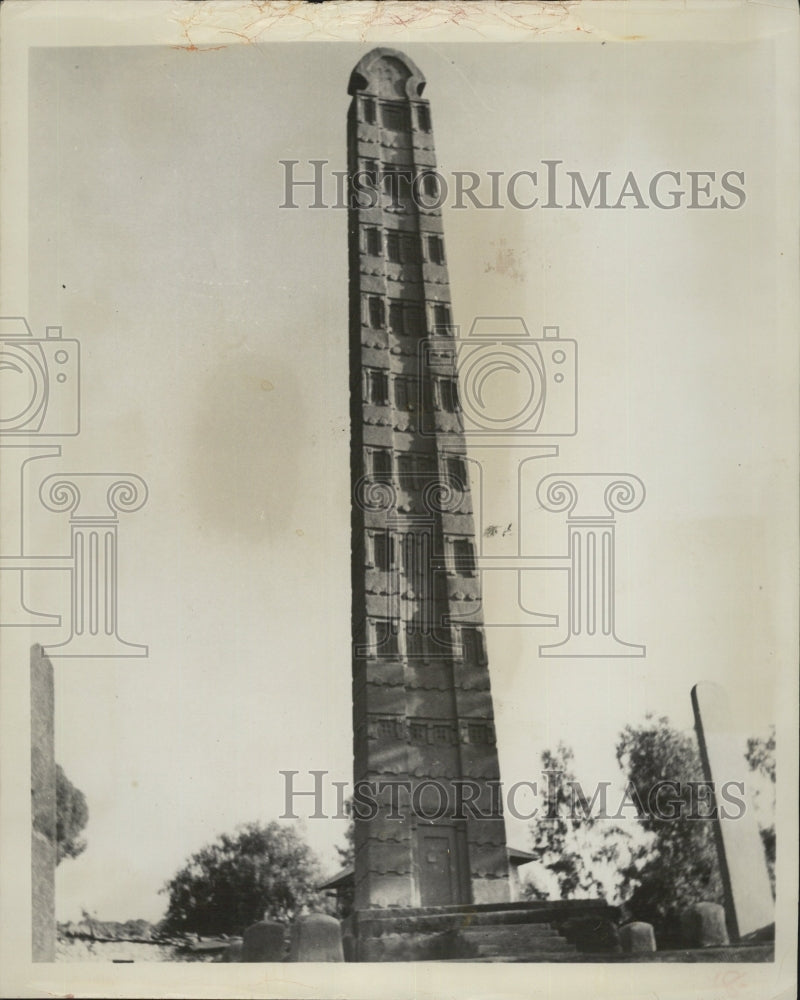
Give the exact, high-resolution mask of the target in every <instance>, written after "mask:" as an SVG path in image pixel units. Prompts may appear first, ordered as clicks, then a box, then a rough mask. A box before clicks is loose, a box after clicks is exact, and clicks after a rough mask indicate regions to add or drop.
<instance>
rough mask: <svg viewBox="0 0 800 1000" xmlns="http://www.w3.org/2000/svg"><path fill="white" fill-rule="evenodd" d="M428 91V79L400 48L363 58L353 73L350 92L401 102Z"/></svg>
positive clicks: (383, 50) (369, 53)
mask: <svg viewBox="0 0 800 1000" xmlns="http://www.w3.org/2000/svg"><path fill="white" fill-rule="evenodd" d="M424 89H425V77H424V76H423V75H422V73H421V72H420V71H419V69H418V68H417V66H416V65H415V63H414V62H412V60H411V59H409V58H408V56H407V55H405V54H404V53H403V52H399V51H398V50H397V49H384V48H379V49H372V51H371V52H368V53H367V54H366V55H365V56H363V57H362V58H361V59H360V60H359V61H358V63H357V65H356V67H355V69H354V70H353V72H352V73H351V74H350V83H349V84H348V87H347V93H348V94H351V95H355V94H357V93H364V94H372V95H374V96H375V97H382V98H386V99H387V100H395V101H396V100H397V99H398V98H404V97H405V98H410V99H412V100H413V99H415V98H418V97H420V96H421V94H422V91H423V90H424Z"/></svg>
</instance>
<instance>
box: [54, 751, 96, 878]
mask: <svg viewBox="0 0 800 1000" xmlns="http://www.w3.org/2000/svg"><path fill="white" fill-rule="evenodd" d="M88 821H89V807H88V806H87V804H86V796H85V795H84V794H83V792H82V791H81V790H80V789H79V788H76V787H75V786H74V785H73V784H72V782H71V781H70V780H69V778H68V777H67V776H66V774H64V771H63V769H62V767H61V765H60V764H56V864H59V865H60V864H61V862H62V861H63V860H64V858H77V857H78V855H80V854H83V852H84V851H85V850H86V841H85V840H82V839H80V836H79V835H80V833H81V831H82V830H83V828H84V827H85V826H86V824H87V822H88Z"/></svg>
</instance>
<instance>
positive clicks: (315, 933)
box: [289, 913, 344, 962]
mask: <svg viewBox="0 0 800 1000" xmlns="http://www.w3.org/2000/svg"><path fill="white" fill-rule="evenodd" d="M289 961H290V962H343V961H344V951H343V950H342V929H341V927H340V926H339V921H338V920H337V919H336V917H328V916H326V915H325V914H324V913H312V914H310V915H309V916H307V917H298V919H297V920H296V921H295V922H294V924H293V925H292V943H291V948H290V951H289Z"/></svg>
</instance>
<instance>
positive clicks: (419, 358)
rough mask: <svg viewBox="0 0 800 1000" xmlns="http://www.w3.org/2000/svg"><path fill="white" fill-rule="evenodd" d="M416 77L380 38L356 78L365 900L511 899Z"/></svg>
mask: <svg viewBox="0 0 800 1000" xmlns="http://www.w3.org/2000/svg"><path fill="white" fill-rule="evenodd" d="M424 86H425V79H424V77H423V76H422V74H421V73H420V71H419V70H418V69H417V67H416V66H415V65H414V63H413V62H412V61H411V60H410V59H408V58H407V57H406V56H405V55H403V54H402V53H400V52H396V51H393V50H391V49H383V48H379V49H375V50H373V51H372V52H370V53H369V54H368V55H366V56H364V58H363V59H361V61H360V62H359V63H358V65H357V66H356V67H355V69H354V71H353V73H352V76H351V78H350V85H349V93H350V94H351V95H352V103H351V105H350V110H349V116H348V170H349V174H350V197H351V204H350V208H349V265H350V379H351V382H350V393H351V474H352V487H353V494H352V596H353V603H352V625H353V724H354V758H355V762H354V778H355V783H356V786H358V785H359V783H361V782H368V783H370V786H371V787H372V788H374V789H375V790H376V791H377V798H378V801H379V806H378V809H377V813H376V814H375V815H374V816H372V815H370V814H369V811H368V810H361V812H362V816H363V818H359V816H358V811H357V813H356V824H355V830H356V834H355V846H356V858H355V908H356V910H369V909H373V908H380V907H389V906H392V907H420V906H423V907H425V906H440V905H458V904H469V903H502V902H505V901H507V900H508V899H509V879H508V860H507V851H506V838H505V827H504V822H503V818H502V810H501V806H500V800H501V796H500V794H499V777H500V773H499V767H498V758H497V749H496V744H495V730H494V715H493V709H492V696H491V690H490V684H489V672H488V665H487V657H486V646H485V637H484V630H483V626H482V611H481V596H480V579H479V576H478V571H477V568H476V562H475V539H474V524H473V518H472V504H471V497H470V489H469V474H468V458H467V455H466V448H465V440H464V433H463V427H462V421H461V416H460V412H459V403H458V385H457V374H456V370H455V364H454V351H453V350H448V349H447V344H448V343H449V342H451V341H452V340H453V338H454V332H455V331H454V327H453V325H452V315H451V304H450V286H449V280H448V272H447V262H446V255H445V248H444V239H443V229H442V215H441V206H440V203H441V200H442V199H441V190H440V189H439V185H438V182H437V178H436V176H435V174H434V173H433V171H434V170H435V168H436V153H435V150H434V143H433V131H432V120H431V112H430V107H429V104H428V101H427V100H425V99H423V98H422V96H421V95H422V91H423V88H424ZM459 796H460V802H459Z"/></svg>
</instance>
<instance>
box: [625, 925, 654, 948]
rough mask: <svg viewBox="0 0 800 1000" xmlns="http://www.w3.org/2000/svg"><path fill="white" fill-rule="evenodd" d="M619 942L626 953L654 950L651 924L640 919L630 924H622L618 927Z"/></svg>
mask: <svg viewBox="0 0 800 1000" xmlns="http://www.w3.org/2000/svg"><path fill="white" fill-rule="evenodd" d="M619 943H620V945H621V946H622V950H623V951H624V952H625V953H626V954H628V955H640V954H642V953H643V952H649V951H655V950H656V936H655V933H654V932H653V925H652V924H646V923H644V922H642V921H640V920H635V921H634V922H633V923H632V924H623V925H622V927H620V929H619Z"/></svg>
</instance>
